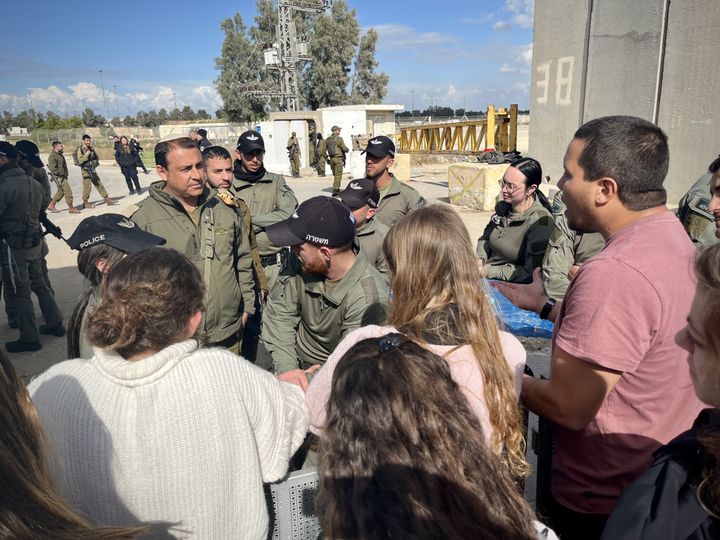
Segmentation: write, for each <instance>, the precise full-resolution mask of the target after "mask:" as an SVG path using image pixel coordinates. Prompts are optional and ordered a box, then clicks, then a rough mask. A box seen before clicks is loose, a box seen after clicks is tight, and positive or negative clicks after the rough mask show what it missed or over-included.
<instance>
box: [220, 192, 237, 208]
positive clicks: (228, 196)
mask: <svg viewBox="0 0 720 540" xmlns="http://www.w3.org/2000/svg"><path fill="white" fill-rule="evenodd" d="M217 194H218V198H219V199H220V200H221V201H222V202H224V203H225V204H226V205H228V206H235V197H233V194H232V193H230V192H229V191H228V190H226V189H219V190H218V192H217Z"/></svg>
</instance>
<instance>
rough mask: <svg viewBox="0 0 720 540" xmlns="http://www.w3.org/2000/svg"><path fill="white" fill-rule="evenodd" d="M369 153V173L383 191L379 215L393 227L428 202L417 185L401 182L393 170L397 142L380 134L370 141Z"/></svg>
mask: <svg viewBox="0 0 720 540" xmlns="http://www.w3.org/2000/svg"><path fill="white" fill-rule="evenodd" d="M363 154H365V177H366V178H369V179H370V180H372V181H373V182H375V185H377V188H378V190H379V191H380V204H379V205H378V209H377V214H376V215H375V219H376V220H377V221H380V222H381V223H384V224H385V225H387V227H388V228H392V226H393V225H395V223H397V222H398V220H399V219H400V218H401V217H403V216H404V215H406V214H408V213H409V212H410V211H411V210H414V209H415V208H420V207H422V206H425V205H426V204H427V202H426V201H425V198H424V197H423V196H422V195H420V194H419V193H418V192H417V191H416V190H415V189H413V188H411V187H410V186H408V185H407V184H403V183H402V182H400V181H399V180H398V179H397V178H395V176H393V174H392V173H391V172H390V167H392V166H393V164H394V163H395V143H394V142H392V141H391V140H390V139H389V138H388V137H385V136H384V135H380V136H379V137H373V138H372V139H370V140H369V141H368V144H367V147H366V148H365V150H364V151H363Z"/></svg>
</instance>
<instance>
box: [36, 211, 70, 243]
mask: <svg viewBox="0 0 720 540" xmlns="http://www.w3.org/2000/svg"><path fill="white" fill-rule="evenodd" d="M40 223H42V226H43V227H44V229H45V230H44V231H43V236H45V235H47V234H52V235H53V236H54V237H55V238H57V239H58V240H62V241H64V242H66V240H65V239H64V238H63V235H62V230H61V229H60V227H58V226H57V225H55V224H54V223H53V222H52V221H50V219H48V217H47V212H45V210H43V211H42V212H40Z"/></svg>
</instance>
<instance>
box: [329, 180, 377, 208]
mask: <svg viewBox="0 0 720 540" xmlns="http://www.w3.org/2000/svg"><path fill="white" fill-rule="evenodd" d="M337 198H338V199H340V200H341V201H342V202H344V203H345V204H346V205H348V207H349V208H350V210H357V209H358V208H362V207H363V206H365V205H366V204H367V205H369V206H370V208H377V207H378V204H380V191H379V190H378V188H377V185H376V184H375V182H374V181H372V180H370V179H369V178H361V179H359V180H351V181H350V183H349V184H348V185H347V187H346V188H345V189H343V190H342V191H341V192H340V193H338V194H337Z"/></svg>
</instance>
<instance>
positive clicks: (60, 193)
mask: <svg viewBox="0 0 720 540" xmlns="http://www.w3.org/2000/svg"><path fill="white" fill-rule="evenodd" d="M52 147H53V149H52V152H50V156H49V157H48V169H50V174H52V176H53V180H54V181H55V185H56V186H57V192H56V193H55V195H53V198H52V200H51V201H50V205H49V206H48V210H50V212H57V211H58V209H57V208H56V205H57V203H58V202H60V199H62V198H63V197H65V202H66V203H67V205H68V212H70V213H71V214H78V213H80V210H78V209H77V208H75V207H74V206H73V194H72V189H71V188H70V182H69V181H68V167H67V162H66V161H65V156H64V155H63V151H64V149H65V147H64V146H63V143H61V142H60V141H53V143H52Z"/></svg>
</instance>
